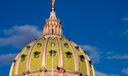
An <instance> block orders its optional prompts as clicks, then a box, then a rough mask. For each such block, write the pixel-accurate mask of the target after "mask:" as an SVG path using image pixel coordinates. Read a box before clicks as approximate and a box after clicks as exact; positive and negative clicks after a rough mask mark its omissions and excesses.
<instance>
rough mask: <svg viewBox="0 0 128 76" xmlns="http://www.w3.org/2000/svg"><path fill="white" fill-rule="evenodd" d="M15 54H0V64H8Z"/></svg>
mask: <svg viewBox="0 0 128 76" xmlns="http://www.w3.org/2000/svg"><path fill="white" fill-rule="evenodd" d="M15 56H16V54H2V55H0V64H1V65H2V64H10V63H11V62H12V61H13V60H14V58H15Z"/></svg>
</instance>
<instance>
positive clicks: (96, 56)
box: [80, 45, 100, 63]
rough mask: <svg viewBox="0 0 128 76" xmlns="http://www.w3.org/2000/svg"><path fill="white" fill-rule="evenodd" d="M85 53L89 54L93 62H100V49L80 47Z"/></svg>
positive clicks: (86, 46) (88, 46)
mask: <svg viewBox="0 0 128 76" xmlns="http://www.w3.org/2000/svg"><path fill="white" fill-rule="evenodd" d="M80 46H81V47H82V48H83V49H84V50H85V51H87V52H89V57H90V58H91V59H92V60H93V62H95V63H97V62H99V60H100V52H99V48H97V47H94V46H91V45H80Z"/></svg>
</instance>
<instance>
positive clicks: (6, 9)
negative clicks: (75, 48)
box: [0, 0, 128, 76]
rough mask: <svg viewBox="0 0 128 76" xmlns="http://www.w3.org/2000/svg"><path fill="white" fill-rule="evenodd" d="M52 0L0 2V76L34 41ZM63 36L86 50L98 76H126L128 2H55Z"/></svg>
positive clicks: (74, 0) (11, 0)
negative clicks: (26, 46) (19, 53)
mask: <svg viewBox="0 0 128 76" xmlns="http://www.w3.org/2000/svg"><path fill="white" fill-rule="evenodd" d="M50 1H51V0H0V76H8V74H9V70H10V66H11V62H12V61H13V59H14V57H15V56H16V55H17V54H18V52H19V51H20V49H21V48H23V47H24V46H25V45H26V44H27V43H29V42H31V41H32V40H34V39H35V38H37V37H38V36H39V35H40V34H41V32H42V28H43V25H44V23H45V20H46V19H48V18H49V15H50V11H51V5H50V4H51V3H50ZM55 11H56V15H57V18H58V19H60V20H61V23H62V27H63V31H64V36H65V37H66V38H68V39H70V40H72V41H74V42H76V43H77V44H79V45H80V46H81V47H82V48H83V49H84V50H86V51H87V53H88V55H89V57H90V58H91V59H92V61H93V64H94V68H95V70H96V75H97V76H128V0H56V2H55Z"/></svg>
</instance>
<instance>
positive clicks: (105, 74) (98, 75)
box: [96, 71, 120, 76]
mask: <svg viewBox="0 0 128 76" xmlns="http://www.w3.org/2000/svg"><path fill="white" fill-rule="evenodd" d="M96 76H120V75H118V74H107V73H103V72H100V71H96Z"/></svg>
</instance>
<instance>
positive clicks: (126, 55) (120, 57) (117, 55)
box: [107, 54, 128, 60]
mask: <svg viewBox="0 0 128 76" xmlns="http://www.w3.org/2000/svg"><path fill="white" fill-rule="evenodd" d="M107 59H121V60H124V59H128V54H112V55H108V57H107Z"/></svg>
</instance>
